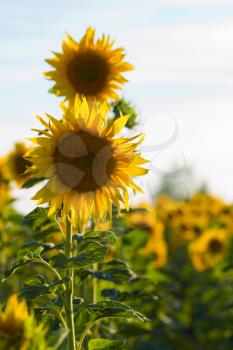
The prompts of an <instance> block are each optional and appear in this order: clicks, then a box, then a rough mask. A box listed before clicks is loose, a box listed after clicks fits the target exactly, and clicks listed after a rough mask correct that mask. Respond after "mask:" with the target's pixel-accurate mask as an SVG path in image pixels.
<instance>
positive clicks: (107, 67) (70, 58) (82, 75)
mask: <svg viewBox="0 0 233 350" xmlns="http://www.w3.org/2000/svg"><path fill="white" fill-rule="evenodd" d="M113 45H114V41H112V40H110V37H109V36H105V35H103V36H102V38H100V39H98V40H95V30H94V29H93V28H88V29H87V30H86V33H85V35H84V36H83V38H82V39H81V40H80V41H79V42H77V41H75V40H74V39H73V38H72V37H71V36H69V35H67V39H66V40H64V41H63V43H62V53H56V52H55V56H54V58H52V59H46V62H48V63H49V64H50V65H51V66H52V67H53V68H54V70H52V71H49V72H46V73H45V76H46V77H47V78H49V79H51V80H54V81H55V85H54V86H53V88H52V89H51V90H50V92H52V93H55V94H56V95H57V96H64V97H65V99H66V100H68V101H73V100H74V98H75V96H76V95H79V96H85V97H86V98H87V99H96V100H105V101H106V100H108V99H116V98H117V97H118V95H117V93H116V90H118V89H120V88H121V86H122V84H124V83H125V82H126V81H127V80H126V79H125V78H124V76H123V75H122V73H124V72H127V71H130V70H132V69H133V67H132V65H131V64H129V63H127V62H125V61H124V57H125V53H124V49H123V48H113Z"/></svg>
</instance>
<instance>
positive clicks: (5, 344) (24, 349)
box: [0, 294, 52, 350]
mask: <svg viewBox="0 0 233 350" xmlns="http://www.w3.org/2000/svg"><path fill="white" fill-rule="evenodd" d="M46 332H47V330H46V328H45V327H44V325H43V324H40V325H37V323H36V321H35V317H34V315H33V314H31V315H30V314H29V312H28V309H27V305H26V302H25V301H19V299H18V296H17V295H16V294H13V295H12V296H10V297H9V299H8V300H7V303H6V307H5V309H2V308H0V349H1V350H15V349H17V350H29V349H35V350H49V349H50V350H52V349H51V348H50V347H48V346H47V345H46V340H45V335H46Z"/></svg>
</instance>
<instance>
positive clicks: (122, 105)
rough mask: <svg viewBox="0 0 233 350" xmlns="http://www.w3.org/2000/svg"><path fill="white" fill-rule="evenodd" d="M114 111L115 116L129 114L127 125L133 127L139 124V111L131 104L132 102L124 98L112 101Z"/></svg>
mask: <svg viewBox="0 0 233 350" xmlns="http://www.w3.org/2000/svg"><path fill="white" fill-rule="evenodd" d="M112 108H113V113H114V116H115V118H116V119H117V118H119V117H120V115H121V114H122V115H129V116H130V118H129V120H128V121H127V123H126V127H127V128H129V129H132V128H133V127H135V126H136V125H137V117H138V115H137V112H136V110H135V107H133V105H132V104H131V102H128V101H126V100H125V99H124V98H122V99H120V100H118V101H114V102H113V103H112Z"/></svg>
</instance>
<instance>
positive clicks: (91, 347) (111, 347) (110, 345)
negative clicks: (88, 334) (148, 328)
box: [88, 338, 127, 350]
mask: <svg viewBox="0 0 233 350" xmlns="http://www.w3.org/2000/svg"><path fill="white" fill-rule="evenodd" d="M88 350H127V348H126V341H125V340H108V339H101V338H98V339H91V340H90V341H89V343H88Z"/></svg>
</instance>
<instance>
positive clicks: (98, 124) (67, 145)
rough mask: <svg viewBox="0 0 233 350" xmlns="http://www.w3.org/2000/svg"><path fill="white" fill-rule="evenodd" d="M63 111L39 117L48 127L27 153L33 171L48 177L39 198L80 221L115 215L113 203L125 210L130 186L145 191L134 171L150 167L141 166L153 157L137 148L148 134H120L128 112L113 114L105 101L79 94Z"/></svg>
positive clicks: (140, 172)
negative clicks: (58, 115)
mask: <svg viewBox="0 0 233 350" xmlns="http://www.w3.org/2000/svg"><path fill="white" fill-rule="evenodd" d="M63 111H64V114H63V118H62V121H58V120H57V119H55V118H54V117H52V116H50V115H47V117H48V120H49V121H48V122H47V121H45V120H44V119H42V118H40V117H39V119H40V121H41V123H42V124H43V125H44V127H45V128H46V131H44V130H42V131H40V133H41V136H38V137H36V138H34V139H31V140H32V141H33V142H35V143H36V144H37V146H36V147H33V148H32V149H31V150H30V151H29V152H28V154H27V159H28V160H29V161H30V162H31V163H32V164H33V165H32V167H31V170H32V172H33V173H34V174H33V176H34V177H45V178H48V182H47V184H46V185H45V186H44V187H43V188H42V189H41V190H40V191H39V192H38V193H37V194H36V196H35V197H34V199H36V200H38V202H39V204H42V203H47V202H49V203H50V210H49V215H53V214H54V213H55V212H57V211H58V210H59V209H61V214H62V218H63V220H66V219H67V218H68V219H69V220H70V222H71V223H72V225H73V226H75V227H76V226H77V224H78V225H81V226H82V225H83V224H86V223H87V222H88V220H89V218H90V217H91V216H92V217H93V220H94V222H95V223H96V224H99V223H102V222H104V221H105V220H109V219H110V218H111V215H112V204H113V203H114V204H115V205H116V206H117V207H118V208H119V210H120V204H121V203H122V204H124V205H125V207H126V208H128V200H129V195H128V190H127V187H130V188H131V189H133V190H134V191H141V190H140V188H139V187H138V186H137V185H136V184H135V182H134V181H133V180H132V176H140V175H144V174H146V173H147V171H148V170H146V169H144V168H142V167H140V165H141V164H144V163H146V162H147V161H146V160H144V159H143V158H142V157H141V156H140V153H139V152H136V148H137V146H138V144H139V143H140V142H141V141H142V139H143V137H142V135H141V134H139V135H136V136H134V137H131V138H115V136H116V135H117V134H118V133H119V132H120V131H121V130H122V129H123V128H124V126H125V123H126V122H127V120H128V117H127V116H122V117H121V118H119V119H117V120H114V118H110V119H108V120H107V119H106V117H107V114H108V106H107V104H105V103H103V104H98V103H97V102H95V103H92V104H90V105H89V104H88V103H87V101H86V99H85V98H84V99H83V100H80V99H79V98H78V97H77V98H76V101H75V105H74V107H73V108H72V109H69V108H66V107H65V106H63ZM37 131H38V130H37ZM136 139H137V142H133V141H134V140H136Z"/></svg>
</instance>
